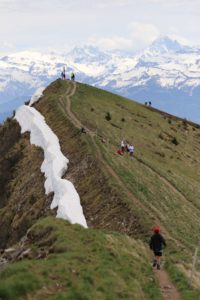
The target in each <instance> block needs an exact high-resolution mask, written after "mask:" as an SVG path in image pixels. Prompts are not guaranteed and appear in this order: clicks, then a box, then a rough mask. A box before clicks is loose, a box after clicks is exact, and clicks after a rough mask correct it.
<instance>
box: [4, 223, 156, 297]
mask: <svg viewBox="0 0 200 300" xmlns="http://www.w3.org/2000/svg"><path fill="white" fill-rule="evenodd" d="M26 243H27V247H29V244H31V251H32V259H31V260H24V261H23V262H18V263H15V264H13V265H11V266H9V267H7V268H6V269H5V270H4V271H3V272H2V273H0V299H7V300H15V299H37V300H39V299H41V300H43V299H49V300H50V299H52V300H53V299H54V300H62V299H65V300H66V299H69V300H79V299H80V300H83V299H84V300H87V299H91V300H92V299H109V300H111V299H113V300H114V299H130V300H132V299H136V300H138V299H160V294H159V290H158V289H157V287H156V285H155V282H154V279H153V277H152V272H151V268H150V266H149V263H148V257H147V254H146V249H145V247H144V245H143V244H142V243H141V242H140V241H136V240H134V239H132V238H129V237H128V236H126V235H120V234H118V233H106V232H103V231H100V230H95V229H88V230H85V229H83V228H82V227H80V226H78V225H73V226H72V225H70V224H68V223H67V222H65V221H63V220H58V219H56V220H55V219H54V218H52V217H49V218H46V219H42V220H41V221H38V222H37V223H36V224H35V225H34V226H33V227H32V228H31V229H30V230H29V232H28V241H27V242H26ZM41 249H42V251H43V253H46V255H45V259H44V260H42V261H41V259H38V258H37V257H38V253H39V252H40V251H41ZM23 296H26V297H25V298H23Z"/></svg>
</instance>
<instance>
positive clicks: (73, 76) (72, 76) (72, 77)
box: [71, 72, 75, 80]
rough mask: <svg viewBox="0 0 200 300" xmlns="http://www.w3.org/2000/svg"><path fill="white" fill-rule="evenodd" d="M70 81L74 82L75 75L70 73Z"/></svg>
mask: <svg viewBox="0 0 200 300" xmlns="http://www.w3.org/2000/svg"><path fill="white" fill-rule="evenodd" d="M71 80H75V75H74V73H73V72H72V73H71Z"/></svg>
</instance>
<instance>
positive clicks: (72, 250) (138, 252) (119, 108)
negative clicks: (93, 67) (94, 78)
mask: <svg viewBox="0 0 200 300" xmlns="http://www.w3.org/2000/svg"><path fill="white" fill-rule="evenodd" d="M71 94H73V95H72V96H71V97H70V99H71V112H72V113H71V114H70V115H69V103H68V100H69V99H68V98H67V95H71ZM36 108H37V109H38V110H39V111H40V112H41V113H42V114H43V115H44V117H45V119H46V122H47V124H48V125H49V126H50V127H51V128H52V130H53V131H54V132H55V134H56V135H57V136H58V138H59V140H60V144H61V150H62V152H63V153H64V155H65V156H67V157H68V158H69V161H70V164H69V168H68V171H67V172H66V174H65V175H64V178H67V179H69V180H71V181H72V182H73V183H74V185H75V187H76V189H77V191H78V193H79V195H80V198H81V203H82V206H83V210H84V214H85V216H86V219H87V222H88V225H89V227H90V228H91V229H89V230H84V229H82V228H80V227H79V226H71V225H69V224H67V223H66V222H64V221H61V220H57V219H51V218H48V219H44V220H39V221H38V223H36V224H35V225H34V226H33V227H32V228H31V229H30V231H29V233H28V238H29V243H28V245H27V247H30V248H31V253H32V257H31V258H30V260H28V261H22V262H18V263H16V264H13V265H10V266H9V267H7V268H6V269H5V270H4V271H3V272H2V273H0V276H1V282H2V284H0V299H1V298H2V299H44V297H46V298H47V299H161V295H160V294H159V291H158V283H157V282H155V279H154V274H153V271H152V270H151V268H150V267H149V262H150V251H149V250H148V244H147V242H148V240H149V237H150V235H151V228H152V226H154V225H160V226H161V228H162V232H163V234H164V236H165V238H166V240H167V244H168V247H167V249H166V253H165V254H166V255H165V268H166V269H167V270H168V272H169V274H170V276H171V278H172V280H173V281H174V282H175V284H176V286H177V288H178V289H179V291H180V293H181V295H182V299H186V300H189V299H199V295H200V293H199V289H200V269H199V267H198V266H197V272H196V273H195V277H194V281H193V288H192V289H191V288H190V287H189V284H188V278H189V276H190V269H191V262H192V255H193V251H194V247H195V246H196V244H197V242H198V239H199V232H200V220H199V213H200V200H199V192H200V187H199V184H198V183H199V181H200V166H199V157H200V142H199V137H200V128H199V126H197V125H196V124H192V123H188V122H186V121H185V120H181V119H178V118H175V117H172V116H169V115H167V114H164V113H161V112H158V111H156V110H154V109H153V108H147V107H145V106H143V105H141V104H138V103H135V102H134V101H130V100H127V99H125V98H122V97H119V96H117V95H114V94H111V93H108V92H105V91H103V90H99V89H96V88H94V87H91V86H88V85H84V84H80V83H76V85H75V86H74V84H73V83H72V82H70V81H61V80H57V81H55V82H54V83H52V84H51V85H50V86H49V87H48V88H47V89H46V91H45V93H44V96H43V97H42V99H41V101H39V102H38V103H37V104H36ZM108 113H109V114H110V116H111V119H110V120H107V118H106V116H107V115H108ZM82 126H83V127H85V128H86V130H87V133H86V134H81V131H80V128H81V127H82ZM122 139H126V140H127V141H129V142H130V143H131V142H132V143H133V144H134V146H135V154H134V158H133V159H131V158H130V156H129V155H128V153H126V154H124V155H123V156H120V155H118V154H117V153H116V151H117V149H118V147H119V145H120V141H121V140H122ZM18 172H19V171H18ZM33 196H34V195H33ZM36 198H37V197H36ZM34 199H35V196H34ZM24 201H26V196H25V195H24ZM35 205H37V201H36V203H35ZM38 207H39V206H38ZM3 209H4V211H6V206H5V207H4V208H3ZM0 212H1V211H0ZM30 224H33V222H30ZM92 228H95V229H92ZM40 232H41V233H43V232H44V235H43V234H40ZM40 241H41V243H40ZM38 249H39V250H38ZM43 250H44V251H46V253H47V256H46V257H45V259H41V260H38V259H37V254H38V251H43ZM34 253H35V256H34ZM23 274H25V275H23ZM54 274H56V275H55V276H54ZM18 275H19V276H18ZM26 275H27V276H26ZM20 276H22V277H23V278H25V279H26V280H24V285H23V284H21V282H22V280H18V279H17V278H21V277H20ZM31 282H32V284H31ZM111 287H112V288H111ZM6 297H7V298H6Z"/></svg>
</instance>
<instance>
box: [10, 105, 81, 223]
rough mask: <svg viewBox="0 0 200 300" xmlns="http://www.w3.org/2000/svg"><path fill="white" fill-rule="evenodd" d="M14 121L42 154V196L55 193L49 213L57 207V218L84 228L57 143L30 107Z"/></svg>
mask: <svg viewBox="0 0 200 300" xmlns="http://www.w3.org/2000/svg"><path fill="white" fill-rule="evenodd" d="M15 119H16V120H17V121H18V123H19V124H20V126H21V132H22V133H24V132H26V131H29V132H30V142H31V144H34V145H36V146H39V147H41V148H42V149H43V151H44V161H43V163H42V166H41V171H42V172H43V173H44V174H45V177H46V181H45V192H46V194H49V193H50V192H54V197H53V201H52V204H51V209H53V208H55V207H58V210H57V217H59V218H63V219H65V220H68V221H69V222H70V223H72V224H75V223H77V224H80V225H82V226H83V227H85V228H87V223H86V220H85V217H84V215H83V210H82V207H81V204H80V198H79V195H78V193H77V191H76V189H75V187H74V185H73V184H72V183H71V182H70V181H69V180H66V179H62V176H63V174H64V173H65V172H66V170H67V164H68V162H69V160H68V159H67V158H66V157H65V156H64V155H63V154H62V152H61V150H60V145H59V140H58V138H57V136H56V135H55V134H54V133H53V131H52V130H51V129H50V127H49V126H48V125H47V124H46V122H45V119H44V117H43V116H42V115H41V114H40V113H39V112H38V111H37V110H36V109H34V108H33V107H30V106H26V105H23V106H21V107H20V108H19V109H18V110H17V111H16V115H15Z"/></svg>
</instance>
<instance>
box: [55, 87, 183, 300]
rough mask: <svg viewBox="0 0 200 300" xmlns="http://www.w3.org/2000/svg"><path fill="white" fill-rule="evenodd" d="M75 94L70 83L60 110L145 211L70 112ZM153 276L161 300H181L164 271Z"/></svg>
mask: <svg viewBox="0 0 200 300" xmlns="http://www.w3.org/2000/svg"><path fill="white" fill-rule="evenodd" d="M75 92H76V82H75V81H70V82H69V86H68V89H67V91H66V93H65V94H64V95H63V96H61V97H60V99H59V101H60V104H61V106H62V108H63V109H64V111H65V113H66V114H67V116H68V117H69V119H70V121H71V122H72V123H73V125H74V126H75V127H77V128H79V129H81V128H82V127H83V128H85V130H86V132H87V133H88V134H89V135H90V136H91V137H92V142H93V143H94V146H95V147H96V149H97V154H98V158H99V159H100V160H101V162H102V163H103V164H104V166H105V167H106V168H107V170H108V172H109V173H110V174H111V175H112V176H113V177H114V178H115V179H116V180H117V182H118V183H119V184H120V185H121V186H122V188H123V189H125V191H126V193H127V194H128V196H129V197H131V198H134V201H136V202H137V204H139V205H140V206H142V208H143V209H145V211H146V210H147V208H146V207H145V206H143V205H142V204H141V202H140V201H139V200H138V199H136V198H135V196H134V195H133V194H132V193H131V191H129V189H128V188H127V187H126V186H125V184H124V183H123V182H122V181H121V179H120V178H119V176H118V175H117V174H116V172H115V171H114V170H113V169H112V168H111V167H110V166H108V164H106V163H105V161H104V159H103V157H102V155H101V152H100V150H99V147H98V145H97V143H96V142H95V139H94V137H95V136H96V133H95V132H93V131H91V130H90V129H89V128H87V127H86V126H85V125H84V124H82V123H81V121H80V120H79V119H78V118H77V117H76V116H75V114H74V113H73V112H72V111H71V101H70V97H72V96H73V95H74V94H75ZM168 235H169V234H168ZM154 274H155V278H156V279H157V281H158V284H159V287H160V291H161V295H162V298H163V300H181V296H180V294H179V292H178V291H177V289H176V287H175V285H174V284H173V283H172V282H171V280H170V278H169V276H168V274H167V272H166V271H165V270H164V269H161V270H154Z"/></svg>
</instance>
